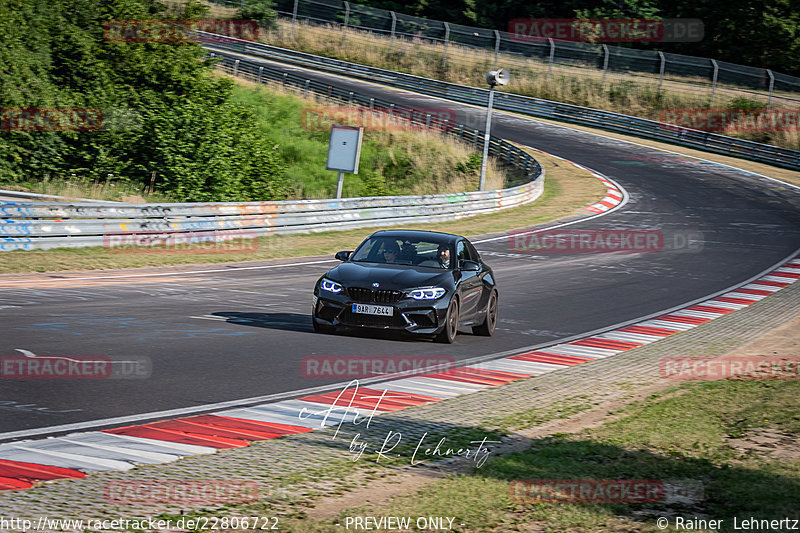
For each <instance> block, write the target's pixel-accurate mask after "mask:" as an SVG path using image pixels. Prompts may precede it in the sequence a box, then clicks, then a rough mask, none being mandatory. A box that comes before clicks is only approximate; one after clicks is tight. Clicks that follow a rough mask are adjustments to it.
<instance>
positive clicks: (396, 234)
mask: <svg viewBox="0 0 800 533" xmlns="http://www.w3.org/2000/svg"><path fill="white" fill-rule="evenodd" d="M370 237H393V238H396V239H411V240H426V239H428V240H431V241H434V242H455V241H457V240H459V239H463V238H464V237H462V236H461V235H453V234H452V233H440V232H438V231H422V230H410V229H389V230H380V231H376V232H375V233H373V234H372V235H370Z"/></svg>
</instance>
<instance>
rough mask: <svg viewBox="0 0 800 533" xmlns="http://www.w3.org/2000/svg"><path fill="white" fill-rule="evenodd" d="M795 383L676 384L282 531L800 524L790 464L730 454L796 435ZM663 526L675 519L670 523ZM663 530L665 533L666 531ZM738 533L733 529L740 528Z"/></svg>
mask: <svg viewBox="0 0 800 533" xmlns="http://www.w3.org/2000/svg"><path fill="white" fill-rule="evenodd" d="M798 397H800V381H798V380H738V381H737V380H728V381H716V382H702V383H687V384H684V385H681V386H680V387H676V388H674V389H673V390H671V391H668V392H667V393H665V394H658V395H653V396H651V397H649V398H647V399H645V400H642V401H640V402H637V403H635V404H632V405H630V406H629V407H628V408H626V409H625V410H624V415H623V417H622V418H620V419H618V420H616V421H612V422H609V423H606V424H605V425H603V426H601V427H599V428H597V429H594V430H588V431H584V432H583V433H580V434H577V435H556V436H552V437H547V438H541V439H535V440H534V441H533V442H532V444H531V446H530V448H529V449H528V450H526V451H524V452H521V453H514V454H509V455H505V456H500V457H496V458H493V459H491V460H490V461H489V462H488V463H486V465H485V466H484V467H483V468H480V469H475V470H474V471H473V472H472V473H470V474H468V475H458V476H452V477H449V478H448V479H445V480H444V481H439V482H436V483H434V484H433V485H429V486H427V487H426V488H425V489H424V490H421V491H419V492H414V493H412V494H407V495H404V496H402V497H397V498H394V499H393V500H391V501H390V502H388V503H386V504H384V505H382V506H380V507H377V506H374V505H365V506H363V507H360V508H357V509H346V510H343V511H342V512H341V513H340V514H339V516H338V517H337V518H336V519H334V520H332V521H325V522H322V521H307V520H303V521H302V522H292V523H291V527H289V528H288V529H287V531H336V527H335V526H332V523H335V522H339V523H343V520H344V518H345V517H346V516H356V515H362V516H363V515H371V516H412V517H415V516H455V517H456V522H455V523H457V524H464V525H463V526H459V527H458V528H456V529H455V531H463V532H478V531H528V530H533V531H544V532H562V531H652V532H655V531H662V530H660V529H659V528H658V527H656V524H655V520H656V518H658V517H659V516H667V517H673V516H681V517H685V518H692V517H693V516H700V517H706V518H709V519H722V520H723V522H722V524H721V527H720V529H719V530H720V531H736V530H734V526H733V519H734V517H736V518H737V519H738V520H739V522H741V521H742V520H743V519H748V518H751V517H753V518H756V519H770V520H772V519H781V518H785V517H788V518H795V519H797V518H800V507H798V506H797V495H798V494H800V458H795V459H781V460H778V459H775V458H770V457H765V456H757V455H755V454H753V453H751V452H748V453H740V452H739V451H737V450H736V449H735V448H734V447H732V446H731V445H730V444H729V443H728V439H729V438H731V437H736V436H742V435H752V434H753V432H755V431H757V430H758V429H760V428H767V427H769V428H772V429H777V430H779V431H782V432H784V433H786V434H788V435H789V436H790V440H793V441H794V442H796V441H797V438H798V437H800V413H799V412H798V408H797V406H798V402H797V398H798ZM525 479H529V480H530V479H539V480H558V479H610V480H619V479H649V480H660V481H662V482H663V483H664V484H665V485H666V486H667V488H668V489H669V491H671V492H669V494H673V495H674V494H679V495H681V494H682V495H683V496H686V497H687V498H686V499H684V500H682V501H681V500H678V499H675V498H674V497H669V498H667V499H666V500H665V501H661V502H656V503H648V504H641V503H638V504H637V503H630V504H623V503H613V504H611V503H608V504H597V503H595V504H593V503H531V502H521V501H518V498H512V497H511V495H510V493H509V487H510V482H511V481H513V480H525ZM670 524H671V526H674V519H671V522H670ZM676 530H677V529H675V528H673V527H670V528H668V531H676ZM739 531H741V530H739Z"/></svg>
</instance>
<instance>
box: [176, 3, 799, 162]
mask: <svg viewBox="0 0 800 533" xmlns="http://www.w3.org/2000/svg"><path fill="white" fill-rule="evenodd" d="M163 1H164V3H166V4H167V5H170V6H173V8H174V7H175V6H177V5H181V4H182V3H183V2H184V1H185V0H163ZM204 3H205V4H206V6H207V7H208V8H209V9H210V14H211V16H214V17H218V18H236V17H237V16H238V14H237V13H238V10H237V9H235V8H233V7H226V6H220V5H218V4H214V3H211V2H204ZM259 40H261V41H262V42H265V43H267V44H271V45H273V46H279V47H282V48H289V49H292V50H299V51H301V52H306V53H311V54H315V55H321V56H324V57H330V58H335V59H342V60H345V61H351V62H355V63H360V64H364V65H370V66H374V67H378V68H384V69H389V70H395V71H399V72H406V73H409V74H414V75H417V76H425V77H429V78H435V79H439V80H443V81H447V82H451V83H459V84H465V85H476V84H478V83H481V80H483V78H484V76H485V75H486V72H488V71H489V70H492V69H494V68H495V66H496V65H498V66H503V67H505V68H508V69H510V70H511V72H512V74H513V77H514V79H513V84H512V85H511V86H509V87H507V88H506V89H505V90H507V91H509V92H513V93H516V94H522V95H526V96H533V97H535V98H544V99H547V100H554V101H557V102H564V103H568V104H574V105H580V106H587V107H592V108H595V109H603V110H607V111H613V112H617V113H625V114H628V115H633V116H637V117H642V118H648V119H651V120H662V119H663V117H662V115H663V112H665V111H688V112H689V113H690V114H689V116H690V117H693V120H699V119H700V115H698V114H697V113H695V114H691V113H692V110H697V109H703V108H708V107H710V106H711V103H712V101H713V107H714V109H720V108H722V109H748V110H752V109H763V108H765V107H766V103H767V99H768V91H766V90H762V91H758V90H753V89H752V88H741V87H737V86H735V85H728V84H724V83H720V84H718V86H717V89H716V91H715V92H714V97H713V99H712V92H711V83H710V80H708V79H702V78H699V77H683V76H670V75H669V74H667V75H666V76H665V78H664V79H663V81H662V82H661V83H659V79H658V78H659V77H658V75H657V74H653V75H649V76H648V75H646V74H645V73H641V72H636V73H632V72H622V73H619V72H613V71H612V72H608V73H607V74H606V75H605V76H604V75H603V72H602V71H601V70H600V69H598V68H596V67H594V66H590V65H585V66H583V65H580V64H575V65H572V66H566V65H554V66H552V67H550V66H549V65H548V64H547V62H546V61H541V60H534V59H531V58H525V57H521V56H519V55H513V54H504V53H500V54H499V56H498V60H497V61H496V62H495V56H494V53H493V52H492V51H489V50H482V49H476V48H467V47H463V46H459V45H458V44H456V43H449V46H448V47H447V60H446V61H445V62H443V61H442V58H443V55H444V52H445V48H444V46H443V45H442V44H441V43H431V42H428V41H426V40H424V39H420V38H417V37H414V38H405V37H403V36H398V37H397V38H396V39H394V40H392V39H390V38H389V37H383V36H379V35H375V34H372V33H370V32H366V31H360V30H356V29H353V28H348V30H347V31H346V32H345V33H343V32H342V30H341V28H340V27H338V26H334V25H318V24H308V23H306V22H304V21H297V23H296V24H295V27H294V29H292V24H291V20H290V19H280V20H279V22H278V24H277V26H276V28H275V29H273V30H264V29H262V30H261V31H260V34H259ZM773 97H774V100H773V103H772V105H773V107H776V106H777V107H784V108H795V107H797V104H796V103H797V98H798V95H797V94H796V93H782V92H780V91H779V92H776V93H775V94H774V95H773ZM776 102H778V103H777V104H776ZM701 123H702V120H701ZM719 133H722V134H724V135H731V136H735V137H739V138H744V139H748V140H752V141H756V142H763V143H768V144H774V145H776V146H783V147H786V148H791V149H794V150H798V149H800V133H798V132H797V131H796V130H792V129H787V130H786V131H778V130H775V131H748V130H747V128H741V129H737V128H735V127H733V126H731V127H728V128H726V129H724V130H722V131H719Z"/></svg>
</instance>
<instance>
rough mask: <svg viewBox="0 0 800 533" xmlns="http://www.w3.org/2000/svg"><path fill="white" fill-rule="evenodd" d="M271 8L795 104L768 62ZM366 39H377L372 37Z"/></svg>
mask: <svg viewBox="0 0 800 533" xmlns="http://www.w3.org/2000/svg"><path fill="white" fill-rule="evenodd" d="M212 1H213V2H215V3H218V4H224V5H228V6H232V7H234V6H235V7H239V6H244V5H246V4H247V2H246V1H245V0H212ZM275 9H276V11H277V13H278V14H279V16H280V17H281V18H282V21H283V22H285V23H286V24H285V25H288V26H289V28H290V30H289V31H290V33H291V35H292V36H294V34H295V31H301V30H302V25H299V24H298V22H308V23H312V24H317V25H322V24H324V25H330V24H333V25H335V26H336V27H337V28H340V29H341V32H342V38H341V45H342V47H343V48H344V47H345V46H347V45H348V42H349V43H350V44H349V46H351V47H355V46H363V45H364V43H356V42H354V41H355V38H357V33H354V32H353V30H357V31H361V32H369V33H370V34H373V35H380V36H385V37H386V40H387V43H386V46H387V47H388V50H389V51H390V52H391V51H393V50H398V49H400V48H401V47H403V46H406V47H407V45H408V43H429V44H432V45H435V46H436V49H437V50H438V53H439V54H440V57H441V66H442V67H444V66H445V64H446V63H447V61H448V57H449V58H451V59H452V57H453V56H454V55H456V54H461V55H464V56H466V55H473V54H474V50H475V49H481V50H485V51H487V52H489V53H490V54H491V55H493V58H494V64H495V66H496V65H497V64H498V61H500V56H502V66H505V67H507V68H519V69H529V68H532V69H533V71H534V72H538V73H542V72H546V73H547V74H548V75H550V74H552V73H553V70H554V69H555V70H557V71H558V70H559V69H561V72H564V71H565V69H566V70H567V71H568V70H574V69H579V72H581V75H586V73H587V72H588V71H595V72H597V74H598V76H599V79H600V80H601V82H602V84H603V85H605V84H606V82H607V78H610V77H611V76H616V77H617V78H619V79H623V80H628V81H630V80H635V81H643V82H644V84H645V85H649V86H650V87H651V88H652V90H654V91H655V92H657V93H660V92H661V91H662V89H663V88H664V86H665V85H667V86H669V87H670V89H671V90H674V91H677V92H683V93H685V94H691V95H693V96H697V95H698V94H699V92H701V91H704V92H705V96H706V97H707V98H708V103H709V107H711V106H713V105H714V100H715V98H717V99H718V98H720V97H721V96H722V95H723V94H725V93H727V94H728V95H729V96H731V95H732V96H742V94H745V95H747V96H748V97H750V98H753V99H758V100H762V101H766V105H767V106H768V107H770V106H772V105H777V106H797V105H798V104H800V78H798V77H795V76H789V75H787V74H782V73H779V72H774V71H772V70H770V69H763V68H756V67H749V66H745V65H737V64H735V63H728V62H725V61H717V60H714V59H708V58H701V57H694V56H686V55H681V54H671V53H665V52H657V51H652V50H636V49H632V48H624V47H619V46H609V45H606V44H596V43H588V42H571V41H562V40H558V39H549V38H548V39H541V40H539V41H537V42H523V41H522V40H521V39H520V38H519V37H516V38H515V37H513V34H509V33H507V32H504V31H499V30H491V29H487V28H476V27H472V26H461V25H458V24H452V23H448V22H441V21H436V20H430V19H424V18H419V17H414V16H411V15H404V14H402V13H397V12H394V11H387V10H383V9H377V8H374V7H369V6H364V5H360V4H356V3H353V2H347V1H343V0H324V1H320V0H276V1H275ZM370 45H371V46H372V47H374V46H375V45H376V43H375V42H374V40H373V42H371V43H370ZM437 66H438V65H437ZM537 67H540V68H537ZM632 75H635V78H633V77H632Z"/></svg>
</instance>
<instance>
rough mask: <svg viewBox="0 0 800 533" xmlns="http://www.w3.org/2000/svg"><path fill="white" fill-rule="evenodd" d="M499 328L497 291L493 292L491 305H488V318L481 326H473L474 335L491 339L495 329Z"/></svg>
mask: <svg viewBox="0 0 800 533" xmlns="http://www.w3.org/2000/svg"><path fill="white" fill-rule="evenodd" d="M496 326H497V291H492V295H491V296H490V297H489V303H488V304H486V318H485V319H484V321H483V324H481V325H480V326H473V328H472V333H474V334H475V335H483V336H485V337H491V336H492V335H494V328H495V327H496Z"/></svg>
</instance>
